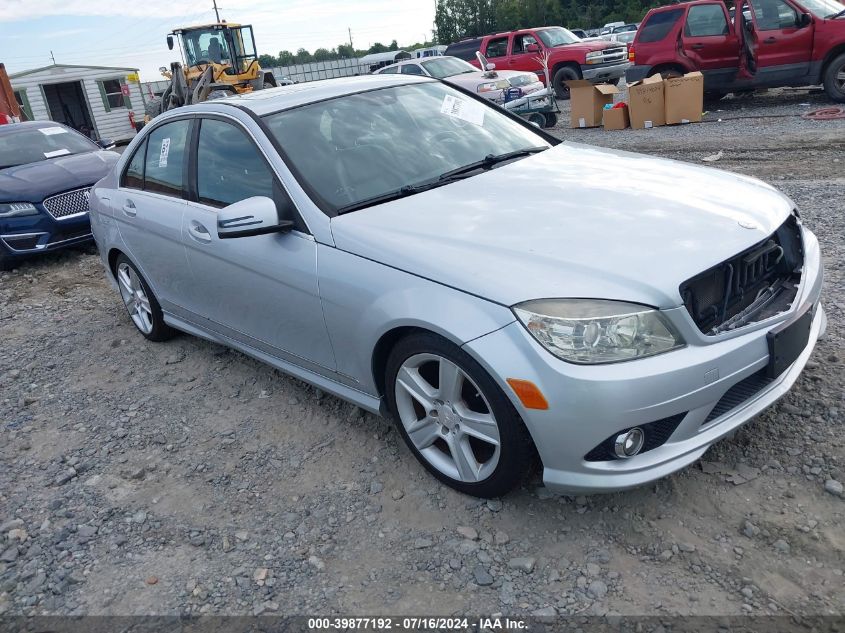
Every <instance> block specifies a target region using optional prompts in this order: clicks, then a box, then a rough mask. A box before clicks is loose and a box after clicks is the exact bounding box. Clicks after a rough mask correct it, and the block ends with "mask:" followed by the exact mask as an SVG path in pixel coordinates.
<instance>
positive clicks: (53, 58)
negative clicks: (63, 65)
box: [50, 51, 56, 66]
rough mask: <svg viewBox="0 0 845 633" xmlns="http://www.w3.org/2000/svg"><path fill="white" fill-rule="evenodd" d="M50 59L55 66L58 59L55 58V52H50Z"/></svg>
mask: <svg viewBox="0 0 845 633" xmlns="http://www.w3.org/2000/svg"><path fill="white" fill-rule="evenodd" d="M50 59H52V60H53V66H55V65H56V58H55V57H54V56H53V51H50Z"/></svg>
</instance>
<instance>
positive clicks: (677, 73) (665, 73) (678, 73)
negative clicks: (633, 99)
mask: <svg viewBox="0 0 845 633" xmlns="http://www.w3.org/2000/svg"><path fill="white" fill-rule="evenodd" d="M655 75H660V76H661V77H663V79H675V78H676V77H683V76H684V73H683V71H682V70H680V69H678V68H661V69H659V70H655V71H653V72H652V73H651V74H650V75H649V77H654V76H655Z"/></svg>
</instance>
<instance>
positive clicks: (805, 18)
mask: <svg viewBox="0 0 845 633" xmlns="http://www.w3.org/2000/svg"><path fill="white" fill-rule="evenodd" d="M812 23H813V16H812V15H810V14H809V13H802V14H801V21H800V22H799V23H798V25H799V26H800V27H801V28H804V27H807V26H810V25H811V24H812Z"/></svg>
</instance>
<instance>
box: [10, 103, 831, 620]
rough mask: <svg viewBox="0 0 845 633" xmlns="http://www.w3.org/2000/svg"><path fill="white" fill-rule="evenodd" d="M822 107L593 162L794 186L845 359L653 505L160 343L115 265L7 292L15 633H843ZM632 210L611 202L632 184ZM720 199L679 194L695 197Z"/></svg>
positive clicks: (218, 351) (712, 126) (770, 110)
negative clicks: (163, 617)
mask: <svg viewBox="0 0 845 633" xmlns="http://www.w3.org/2000/svg"><path fill="white" fill-rule="evenodd" d="M804 103H810V104H812V106H821V105H825V101H824V98H823V97H819V96H817V95H808V94H806V93H793V92H779V93H769V94H768V95H764V96H756V97H755V98H754V99H744V100H727V101H726V102H724V104H723V105H722V106H721V108H722V110H723V112H718V113H714V114H712V115H710V116H709V117H708V118H712V117H717V118H723V119H724V121H723V122H722V123H705V124H700V125H692V126H687V127H682V128H661V129H656V130H650V131H643V132H634V131H622V132H604V131H602V130H568V129H563V128H560V129H556V130H554V132H555V133H556V134H558V135H559V136H561V137H563V138H566V139H568V140H577V141H581V142H585V143H593V144H598V145H606V146H610V147H618V148H623V149H630V150H635V151H645V152H648V153H651V154H656V155H661V156H667V157H672V158H679V159H682V160H689V161H692V162H699V161H700V160H701V158H702V157H704V156H706V155H710V154H714V153H716V152H718V151H719V150H721V151H723V152H724V157H723V158H722V159H721V160H720V161H719V162H718V163H716V165H717V166H718V167H721V168H727V169H732V170H736V171H741V172H743V173H748V174H753V175H755V176H758V177H761V178H763V179H765V180H768V181H771V182H774V183H775V184H776V185H778V186H779V187H781V188H782V189H783V190H784V191H785V192H786V193H787V194H789V195H790V196H792V198H793V199H794V200H795V201H796V202H797V204H798V205H799V207H800V208H801V211H802V215H803V217H804V218H805V221H806V223H807V225H808V226H809V227H810V228H811V229H812V230H814V231H815V232H816V233H817V235H818V236H819V238H820V240H821V243H822V248H823V253H824V259H825V265H826V268H827V282H826V306H827V309H828V315H829V319H830V324H829V330H828V336H827V338H826V339H825V340H823V341H821V342H820V343H819V345H818V347H817V349H816V352H815V354H814V356H813V358H812V360H811V362H810V364H809V365H808V367H807V370H806V371H805V373H804V374H803V376H802V377H801V379H800V380H799V381H798V383H797V384H796V386H795V388H794V389H793V390H792V391H791V392H790V393H789V394H788V395H787V396H786V397H785V398H784V399H783V400H782V401H780V403H779V404H778V405H776V406H775V407H773V408H771V409H769V410H768V411H766V412H764V413H763V414H762V415H760V416H759V417H758V418H756V419H755V420H754V421H753V422H751V423H750V424H748V425H746V426H745V427H744V428H743V429H741V430H740V431H739V432H738V433H737V434H736V435H735V436H734V437H733V438H731V439H729V440H725V441H723V442H721V443H719V444H717V445H716V446H714V447H713V448H712V449H711V450H710V451H709V452H708V453H707V455H706V456H705V458H704V460H703V461H702V462H700V463H699V464H697V465H694V466H692V467H690V468H688V469H686V470H684V471H683V472H680V473H678V474H676V475H674V476H672V477H669V478H667V479H664V480H662V481H660V482H658V483H656V484H654V485H652V486H648V487H646V488H642V489H639V490H635V491H631V492H626V493H619V494H614V495H607V496H595V497H586V498H585V497H577V498H569V497H557V496H552V495H550V494H549V493H548V491H546V490H545V489H544V488H543V487H542V485H541V483H540V481H539V479H537V478H536V477H535V479H534V480H532V481H530V482H528V483H527V484H526V486H525V487H524V488H522V489H521V490H518V491H516V492H514V493H513V494H511V495H509V496H508V497H506V498H504V499H502V500H494V501H487V502H483V501H479V500H475V499H472V498H468V497H465V496H462V495H460V494H457V493H455V492H452V491H451V490H449V489H447V488H445V487H443V486H442V485H440V484H439V483H437V482H436V481H435V480H434V479H433V478H431V477H429V476H427V475H425V474H424V472H423V470H422V468H421V467H420V466H419V465H418V464H417V463H416V462H415V461H414V459H413V458H412V456H411V455H410V453H409V452H408V451H407V450H406V448H405V447H404V445H403V444H402V443H401V440H400V438H399V436H398V435H397V433H396V432H395V431H394V430H393V428H392V426H391V425H390V424H389V423H388V422H386V421H384V420H380V419H377V418H375V417H373V416H371V415H369V414H364V413H363V412H361V411H360V410H358V409H356V408H355V407H353V406H351V405H349V404H347V403H344V402H341V401H340V400H337V399H335V398H333V397H331V396H327V395H324V394H322V393H321V392H319V391H318V390H316V389H314V388H312V387H309V386H307V385H305V384H304V383H301V382H299V381H297V380H294V379H291V378H288V377H286V376H284V375H282V374H280V373H278V372H276V371H274V370H272V369H270V368H268V367H266V366H264V365H261V364H260V363H258V362H256V361H253V360H251V359H249V358H247V357H245V356H242V355H241V354H239V353H236V352H231V351H228V350H226V349H224V348H222V347H219V346H217V345H214V344H212V343H209V342H205V341H201V340H198V339H195V338H191V337H189V336H181V337H179V338H177V339H175V340H173V341H171V342H169V343H167V344H153V343H148V342H146V341H145V340H144V339H143V338H141V336H140V335H138V334H137V333H136V332H135V330H134V327H133V326H132V324H131V322H130V320H129V318H128V317H127V315H126V313H125V311H124V309H123V307H122V305H121V304H120V300H119V297H118V295H117V294H116V293H115V292H114V291H113V290H112V289H111V288H110V287H109V286H108V284H107V282H106V280H105V277H104V274H103V271H102V269H101V267H100V264H99V262H98V260H97V258H96V257H95V255H93V254H92V252H90V251H85V250H82V251H71V252H67V253H64V254H58V255H54V256H50V257H45V258H43V259H40V260H38V261H35V262H32V263H28V264H25V265H24V266H22V267H21V268H20V269H19V270H17V271H14V272H11V273H0V337H2V339H1V340H2V341H3V344H2V347H0V385H2V392H0V460H2V461H0V614H4V613H5V614H6V615H10V614H121V615H123V614H153V613H156V614H195V613H219V614H262V613H263V614H272V613H279V614H282V613H285V614H292V613H299V614H313V613H323V614H326V613H338V614H344V615H355V614H370V615H372V614H375V613H394V614H395V613H405V614H418V615H419V614H432V613H438V614H453V613H461V614H466V613H474V614H484V613H495V612H505V613H508V614H523V615H525V614H531V613H540V614H573V613H580V614H615V613H619V614H648V615H659V616H668V615H687V614H720V615H730V614H752V615H753V614H772V613H777V614H784V613H789V614H797V615H822V614H840V615H841V614H842V613H843V610H845V592H843V591H842V587H843V569H844V568H845V557H843V550H844V549H845V533H843V530H842V525H843V515H845V498H843V493H842V484H841V483H840V482H843V481H845V472H843V468H845V444H844V443H843V440H842V434H841V425H842V419H843V413H842V411H843V408H845V401H844V400H843V371H842V362H843V359H845V350H843V336H845V331H843V328H845V317H843V312H845V293H843V290H845V288H843V284H845V278H843V272H844V271H843V260H845V247H843V235H845V203H843V198H842V195H841V192H842V186H843V184H845V183H843V175H842V168H841V164H840V163H839V162H838V161H839V160H840V156H841V155H842V146H843V139H845V121H838V122H830V123H813V122H809V121H804V120H802V119H800V118H797V116H788V117H783V118H774V119H769V118H744V119H734V120H729V119H731V118H733V117H737V116H761V115H766V116H768V115H795V114H797V113H801V112H803V111H805V110H809V109H811V107H810V106H804V105H802V104H804ZM608 184H609V185H611V184H612V183H608ZM694 187H695V183H678V195H689V194H690V193H691V192H692V191H694Z"/></svg>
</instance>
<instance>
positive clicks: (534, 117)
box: [526, 112, 546, 127]
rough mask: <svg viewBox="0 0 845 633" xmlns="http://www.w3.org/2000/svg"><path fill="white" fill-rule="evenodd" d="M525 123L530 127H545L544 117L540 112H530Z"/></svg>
mask: <svg viewBox="0 0 845 633" xmlns="http://www.w3.org/2000/svg"><path fill="white" fill-rule="evenodd" d="M526 121H528V122H529V123H531V124H532V125H537V126H539V127H543V126H544V125H546V117H545V116H543V115H542V114H541V113H540V112H532V113H531V114H529V115H528V118H527V119H526Z"/></svg>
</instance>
